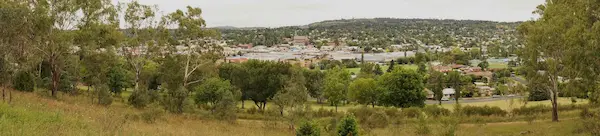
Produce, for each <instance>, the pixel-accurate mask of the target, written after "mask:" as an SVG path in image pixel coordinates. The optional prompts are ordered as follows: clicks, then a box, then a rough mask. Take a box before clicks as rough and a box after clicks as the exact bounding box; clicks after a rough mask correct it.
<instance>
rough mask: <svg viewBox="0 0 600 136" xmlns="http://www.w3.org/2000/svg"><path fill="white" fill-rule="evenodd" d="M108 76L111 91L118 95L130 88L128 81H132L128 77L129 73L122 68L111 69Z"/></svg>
mask: <svg viewBox="0 0 600 136" xmlns="http://www.w3.org/2000/svg"><path fill="white" fill-rule="evenodd" d="M107 76H108V86H109V87H110V91H111V92H112V93H114V94H118V95H120V94H121V92H122V91H123V89H125V88H126V87H128V86H129V82H128V81H131V80H130V78H129V77H128V74H127V71H126V70H125V69H123V68H121V67H120V66H116V67H111V68H110V70H109V71H108V74H107Z"/></svg>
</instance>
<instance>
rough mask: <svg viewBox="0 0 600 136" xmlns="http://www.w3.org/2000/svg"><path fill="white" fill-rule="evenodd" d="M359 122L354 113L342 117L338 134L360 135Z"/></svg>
mask: <svg viewBox="0 0 600 136" xmlns="http://www.w3.org/2000/svg"><path fill="white" fill-rule="evenodd" d="M358 129H359V128H358V123H357V122H356V119H355V117H354V116H353V115H347V116H346V117H344V118H342V119H341V120H340V122H339V123H338V126H337V134H338V136H358Z"/></svg>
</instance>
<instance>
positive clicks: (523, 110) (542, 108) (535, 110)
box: [512, 105, 552, 116]
mask: <svg viewBox="0 0 600 136" xmlns="http://www.w3.org/2000/svg"><path fill="white" fill-rule="evenodd" d="M550 111H552V108H551V107H549V106H546V105H536V106H529V107H527V106H522V107H520V108H516V109H513V110H512V114H513V115H526V116H527V115H537V114H541V113H546V112H550Z"/></svg>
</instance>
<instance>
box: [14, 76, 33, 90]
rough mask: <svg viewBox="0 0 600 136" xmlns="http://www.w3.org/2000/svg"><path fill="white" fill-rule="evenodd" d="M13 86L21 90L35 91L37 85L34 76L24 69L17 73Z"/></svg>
mask: <svg viewBox="0 0 600 136" xmlns="http://www.w3.org/2000/svg"><path fill="white" fill-rule="evenodd" d="M13 87H14V88H15V89H16V90H19V91H25V92H33V89H34V87H35V82H34V80H33V76H32V75H31V74H29V72H24V71H21V72H19V73H17V76H16V77H15V79H14V81H13Z"/></svg>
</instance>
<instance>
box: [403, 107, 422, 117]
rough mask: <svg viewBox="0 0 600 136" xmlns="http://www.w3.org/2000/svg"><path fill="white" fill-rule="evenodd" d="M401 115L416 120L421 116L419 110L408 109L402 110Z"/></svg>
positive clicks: (415, 108)
mask: <svg viewBox="0 0 600 136" xmlns="http://www.w3.org/2000/svg"><path fill="white" fill-rule="evenodd" d="M402 114H403V115H404V116H406V117H409V118H417V117H420V116H421V114H422V112H421V109H420V108H417V107H410V108H404V109H402Z"/></svg>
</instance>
